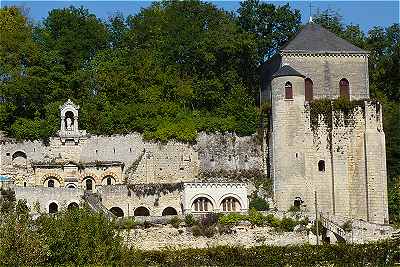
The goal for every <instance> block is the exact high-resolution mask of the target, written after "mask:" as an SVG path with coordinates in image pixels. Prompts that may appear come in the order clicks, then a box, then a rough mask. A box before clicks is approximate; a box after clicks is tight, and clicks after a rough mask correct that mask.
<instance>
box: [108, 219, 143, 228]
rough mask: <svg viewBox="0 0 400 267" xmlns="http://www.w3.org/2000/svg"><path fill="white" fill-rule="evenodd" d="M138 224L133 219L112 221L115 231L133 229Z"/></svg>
mask: <svg viewBox="0 0 400 267" xmlns="http://www.w3.org/2000/svg"><path fill="white" fill-rule="evenodd" d="M137 224H138V223H137V222H136V221H135V218H133V217H124V218H118V219H116V220H114V227H115V228H116V229H127V230H130V229H133V228H134V227H135V226H136V225H137Z"/></svg>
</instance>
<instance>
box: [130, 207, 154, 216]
mask: <svg viewBox="0 0 400 267" xmlns="http://www.w3.org/2000/svg"><path fill="white" fill-rule="evenodd" d="M133 215H135V216H150V211H149V210H148V209H147V208H146V207H138V208H136V209H135V211H134V212H133Z"/></svg>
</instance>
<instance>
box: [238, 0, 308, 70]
mask: <svg viewBox="0 0 400 267" xmlns="http://www.w3.org/2000/svg"><path fill="white" fill-rule="evenodd" d="M238 12H239V23H240V25H241V27H242V28H243V29H244V30H245V31H247V32H251V33H253V34H254V35H255V37H256V40H257V56H258V61H259V63H263V62H265V61H266V60H268V59H269V58H270V57H272V56H273V55H274V54H275V53H276V52H277V51H278V50H279V48H281V46H282V45H284V44H285V43H286V42H287V41H289V40H290V39H291V38H292V37H293V36H294V34H295V33H296V32H297V31H298V30H299V27H300V22H301V14H300V11H299V10H292V9H290V6H289V4H286V5H283V6H275V5H273V4H269V3H265V2H261V1H259V0H248V1H243V2H241V3H240V8H239V10H238Z"/></svg>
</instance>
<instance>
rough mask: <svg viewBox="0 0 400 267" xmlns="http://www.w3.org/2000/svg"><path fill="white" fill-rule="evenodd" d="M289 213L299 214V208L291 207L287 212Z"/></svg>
mask: <svg viewBox="0 0 400 267" xmlns="http://www.w3.org/2000/svg"><path fill="white" fill-rule="evenodd" d="M288 211H289V212H299V211H300V206H294V205H292V206H291V207H290V208H289V210H288Z"/></svg>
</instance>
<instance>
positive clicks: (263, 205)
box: [249, 197, 269, 211]
mask: <svg viewBox="0 0 400 267" xmlns="http://www.w3.org/2000/svg"><path fill="white" fill-rule="evenodd" d="M249 208H250V209H251V208H255V209H256V210H259V211H265V210H268V209H269V204H268V202H267V201H265V199H263V198H261V197H255V198H253V199H251V200H250V203H249Z"/></svg>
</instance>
